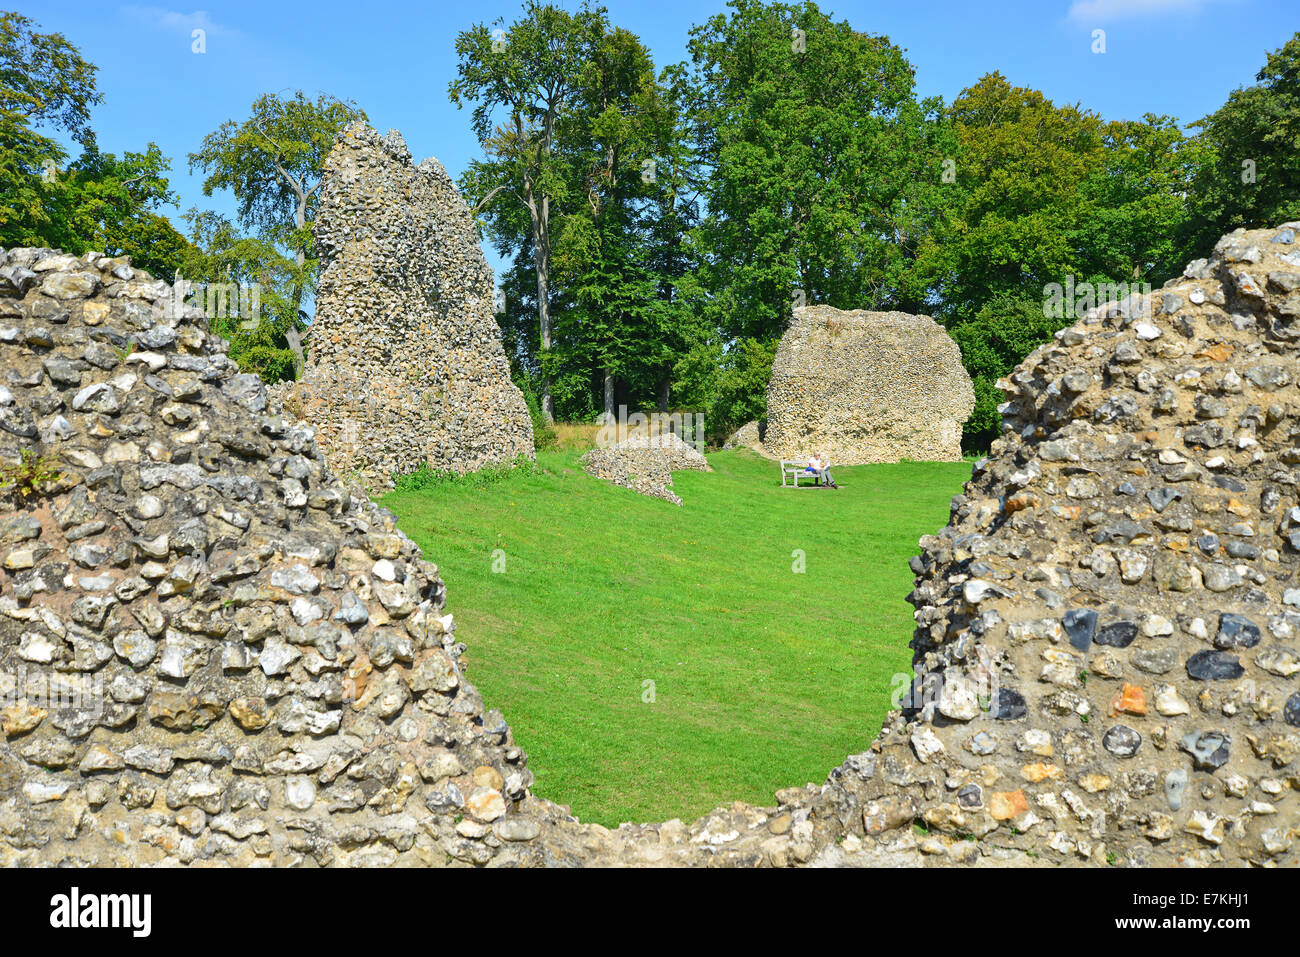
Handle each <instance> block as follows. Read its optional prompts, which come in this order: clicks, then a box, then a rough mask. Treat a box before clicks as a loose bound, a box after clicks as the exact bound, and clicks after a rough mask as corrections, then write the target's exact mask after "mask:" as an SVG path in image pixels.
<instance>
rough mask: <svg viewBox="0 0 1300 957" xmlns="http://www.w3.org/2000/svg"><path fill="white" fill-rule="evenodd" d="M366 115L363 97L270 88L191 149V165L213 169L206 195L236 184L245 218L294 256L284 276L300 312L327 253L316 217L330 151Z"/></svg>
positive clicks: (247, 223) (251, 227) (247, 226)
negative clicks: (321, 254)
mask: <svg viewBox="0 0 1300 957" xmlns="http://www.w3.org/2000/svg"><path fill="white" fill-rule="evenodd" d="M365 118H366V115H365V113H364V112H362V111H361V109H360V108H359V107H357V105H356V104H355V103H352V102H351V101H342V100H337V99H334V98H333V97H330V96H326V95H324V94H322V95H320V96H318V97H317V98H316V99H315V100H310V99H308V98H307V97H306V96H305V95H304V94H303V92H302V91H301V90H299V91H297V92H295V93H294V94H293V95H292V96H288V97H281V96H279V95H278V94H274V93H268V94H266V95H264V96H261V97H259V98H258V99H257V100H256V101H255V102H254V103H253V105H252V107H251V109H250V110H249V116H248V118H247V119H244V120H242V121H235V120H227V121H226V122H225V123H223V124H221V126H220V127H218V128H217V129H216V130H215V131H213V132H212V133H209V134H208V135H207V136H205V137H204V138H203V143H202V145H201V146H200V148H199V150H198V151H197V152H195V153H191V154H190V156H189V165H190V169H191V170H193V169H196V168H197V169H199V170H201V171H202V172H203V173H204V174H206V178H205V179H204V181H203V195H205V196H211V195H212V193H213V191H214V190H217V189H229V190H230V191H231V192H232V193H234V195H235V201H236V204H237V221H238V223H239V225H240V226H242V227H243V228H244V229H247V230H251V231H252V232H253V234H254V236H255V237H256V238H257V239H259V240H260V241H261V242H262V243H263V244H267V245H269V246H273V247H275V248H276V249H277V250H284V251H286V252H287V255H288V257H289V258H291V259H292V268H291V269H290V270H289V271H288V272H287V273H286V274H283V275H282V278H281V279H280V280H279V281H282V282H284V283H285V286H284V289H285V290H286V295H287V298H288V300H289V302H290V304H291V308H292V310H293V314H294V315H295V316H296V315H298V314H299V313H300V312H301V311H302V306H303V303H304V302H305V301H306V300H307V299H308V298H309V297H310V296H311V295H312V293H313V292H314V290H315V283H316V273H317V269H318V267H319V260H318V259H317V258H316V255H315V251H314V246H313V242H312V235H311V223H312V221H313V219H314V218H315V215H316V210H317V208H318V206H319V202H320V187H321V174H322V170H323V169H324V166H325V157H326V156H327V155H328V153H329V150H330V147H331V146H332V145H333V143H334V137H335V135H336V134H337V133H338V132H339V131H340V130H341V129H343V127H344V126H346V125H347V124H348V123H351V122H352V121H353V120H357V119H361V120H364V119H365ZM274 272H275V273H276V275H277V276H280V275H281V272H282V271H281V270H280V269H279V268H277V269H276V270H274Z"/></svg>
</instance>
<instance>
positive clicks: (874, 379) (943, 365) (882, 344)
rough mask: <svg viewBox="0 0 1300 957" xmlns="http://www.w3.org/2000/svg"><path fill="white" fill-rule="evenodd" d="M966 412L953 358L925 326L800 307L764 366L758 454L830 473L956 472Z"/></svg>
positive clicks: (956, 354)
mask: <svg viewBox="0 0 1300 957" xmlns="http://www.w3.org/2000/svg"><path fill="white" fill-rule="evenodd" d="M974 407H975V390H974V387H973V386H972V385H971V381H970V376H969V375H967V374H966V369H965V368H964V367H963V366H962V362H961V352H960V351H959V350H958V348H957V344H956V343H955V342H953V341H952V339H951V338H949V336H948V333H947V332H946V331H945V330H944V328H943V326H941V325H939V323H937V322H935V321H934V320H933V319H931V318H930V317H929V316H913V315H908V314H907V313H902V312H868V311H866V310H854V311H852V312H844V311H841V310H839V309H833V308H831V307H830V306H801V307H799V308H797V309H795V311H794V321H793V322H792V323H791V324H790V327H789V329H787V330H786V333H785V335H784V336H782V337H781V343H780V345H779V346H778V347H777V350H776V359H775V360H774V361H773V363H772V379H771V382H770V383H769V385H768V389H767V430H766V433H765V434H764V436H763V444H764V446H765V447H766V448H767V450H768V451H769V452H770V453H771V454H772V455H773V456H775V457H776V458H782V459H799V458H807V457H808V456H809V455H811V454H812V453H814V452H823V453H825V454H826V455H827V456H828V457H829V458H830V461H831V464H832V465H865V464H869V463H872V462H898V461H900V460H902V459H912V460H916V461H936V462H956V461H959V460H960V459H961V429H962V425H963V424H964V423H965V421H966V419H967V418H968V417H969V416H970V413H971V410H972V409H973V408H974Z"/></svg>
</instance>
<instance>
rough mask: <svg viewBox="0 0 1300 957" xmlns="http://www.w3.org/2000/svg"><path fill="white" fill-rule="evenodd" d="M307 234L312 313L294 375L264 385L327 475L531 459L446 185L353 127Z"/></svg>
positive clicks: (481, 278)
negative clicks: (312, 442) (294, 420)
mask: <svg viewBox="0 0 1300 957" xmlns="http://www.w3.org/2000/svg"><path fill="white" fill-rule="evenodd" d="M313 234H314V236H315V238H316V243H317V246H318V248H319V251H320V256H321V263H322V269H321V277H320V285H319V289H318V290H317V293H316V317H315V320H314V321H313V323H312V327H311V334H310V336H309V337H308V364H307V367H306V369H305V372H304V374H303V377H302V379H301V380H300V381H298V382H295V383H289V384H286V385H283V386H277V387H276V389H275V391H276V392H277V394H278V395H280V396H281V398H282V399H283V400H284V402H285V404H286V408H289V409H291V410H292V411H293V412H294V414H296V415H298V416H299V417H301V418H303V419H304V420H306V421H309V422H311V423H312V424H313V425H314V426H315V427H316V429H317V438H318V441H319V442H320V444H321V446H322V448H323V449H324V450H325V454H326V457H327V458H328V460H329V461H330V463H331V466H332V467H333V468H334V470H335V471H337V472H339V473H340V474H343V475H346V476H349V477H355V478H357V479H358V480H359V481H361V482H362V484H364V485H365V486H366V487H367V488H371V489H382V488H387V487H390V486H391V475H392V473H394V472H399V473H400V472H409V471H413V470H415V469H418V468H420V467H421V466H426V465H427V466H428V467H430V468H432V469H435V470H438V471H443V470H447V471H454V472H467V471H473V470H475V469H480V468H483V467H485V466H489V465H496V464H507V463H509V462H512V461H514V460H515V459H516V458H518V457H519V456H527V457H529V458H532V457H533V437H532V424H531V421H530V419H529V416H528V408H527V406H526V404H525V402H524V397H523V395H522V393H520V391H519V389H518V388H517V387H516V386H515V385H514V383H513V382H512V381H511V380H510V366H509V362H508V361H507V359H506V356H505V351H504V350H503V348H502V345H501V331H500V329H499V328H498V327H497V324H496V318H495V305H494V301H493V295H494V283H493V278H492V272H491V270H490V268H489V267H488V264H487V260H486V259H485V258H484V256H483V251H482V249H481V247H480V245H479V238H478V232H477V230H476V228H475V226H474V221H473V218H472V216H471V215H470V212H469V209H468V207H467V206H466V205H465V202H464V200H463V199H462V198H461V196H460V194H459V193H458V192H457V190H456V187H455V184H454V183H452V181H451V178H450V177H449V176H448V175H447V173H446V171H445V170H444V169H443V168H442V166H441V164H439V163H438V161H437V160H435V159H426V160H424V161H422V162H421V163H420V164H419V165H418V166H416V165H413V164H412V161H411V154H410V151H409V150H408V149H407V148H406V144H405V143H404V142H403V140H402V137H401V135H400V134H399V133H398V132H397V131H396V130H390V131H389V132H388V134H387V135H386V136H383V137H380V135H379V134H378V133H376V132H375V131H374V130H373V129H371V128H370V127H369V126H367V125H366V124H364V123H360V122H358V123H354V124H352V125H350V126H348V127H347V128H345V129H344V130H343V131H341V132H340V133H339V135H338V137H337V139H336V140H335V143H334V147H333V149H331V150H330V154H329V156H328V158H327V159H326V163H325V171H324V185H323V186H322V187H321V208H320V212H319V213H318V215H317V217H316V221H315V224H314V227H313Z"/></svg>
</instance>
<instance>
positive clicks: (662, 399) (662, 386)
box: [659, 372, 669, 412]
mask: <svg viewBox="0 0 1300 957" xmlns="http://www.w3.org/2000/svg"><path fill="white" fill-rule="evenodd" d="M668 382H669V378H668V373H667V372H665V373H664V377H663V379H662V380H661V381H660V383H659V411H660V412H667V411H668Z"/></svg>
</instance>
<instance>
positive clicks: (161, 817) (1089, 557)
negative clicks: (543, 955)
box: [0, 224, 1300, 866]
mask: <svg viewBox="0 0 1300 957" xmlns="http://www.w3.org/2000/svg"><path fill="white" fill-rule="evenodd" d="M1298 226H1300V224H1288V225H1286V226H1284V227H1282V228H1280V229H1276V230H1267V231H1257V232H1252V233H1237V234H1233V235H1231V236H1228V237H1225V239H1224V241H1222V242H1221V243H1220V244H1219V246H1218V247H1217V248H1216V252H1215V255H1214V256H1213V257H1212V258H1211V259H1210V260H1208V261H1204V260H1202V261H1198V262H1195V263H1192V264H1191V265H1190V266H1189V267H1188V269H1187V271H1186V274H1185V276H1184V277H1182V278H1180V279H1179V280H1177V281H1175V282H1174V283H1171V284H1170V285H1169V286H1168V287H1166V288H1165V289H1164V290H1162V291H1160V292H1159V293H1157V294H1156V295H1155V296H1153V297H1150V299H1149V301H1148V305H1149V306H1150V307H1151V308H1150V309H1149V311H1148V312H1147V313H1146V314H1141V313H1140V312H1139V310H1138V309H1137V306H1139V305H1141V303H1142V301H1131V302H1129V303H1127V304H1125V305H1124V306H1122V307H1116V308H1108V309H1107V310H1105V311H1102V312H1095V313H1093V314H1090V315H1089V316H1087V317H1085V318H1084V319H1082V320H1081V321H1080V322H1078V323H1077V324H1076V325H1075V326H1072V327H1070V328H1068V329H1065V330H1063V331H1062V332H1061V333H1060V334H1058V336H1057V338H1056V341H1055V342H1053V343H1050V344H1048V345H1047V346H1044V347H1043V348H1042V349H1040V350H1038V351H1037V352H1035V353H1034V354H1033V355H1031V356H1030V357H1029V358H1028V359H1026V360H1025V362H1024V363H1022V364H1021V365H1020V366H1019V367H1018V368H1017V370H1016V371H1015V373H1014V374H1013V375H1012V376H1011V377H1010V379H1009V381H1008V382H1007V383H1005V389H1006V391H1007V393H1008V399H1009V401H1008V405H1007V406H1006V409H1005V424H1006V428H1007V433H1006V435H1005V436H1004V437H1003V438H1002V439H1000V440H999V441H998V442H997V443H996V444H995V446H994V448H993V450H992V452H991V454H990V456H989V457H988V458H987V459H986V460H984V461H982V462H981V463H979V464H978V465H977V466H976V468H975V471H974V474H973V476H972V479H971V481H970V482H969V483H968V484H967V486H966V489H965V491H964V493H963V494H962V495H959V496H957V497H956V498H954V501H953V511H952V518H951V520H950V522H949V524H948V526H947V527H945V528H944V529H942V530H941V531H940V532H939V533H938V534H936V535H933V536H926V537H925V538H924V539H922V552H921V555H920V556H918V557H917V558H916V559H914V562H913V568H914V570H915V571H916V573H917V582H916V588H915V590H914V591H913V593H912V595H911V596H910V600H911V601H912V602H913V604H914V605H915V606H916V608H917V631H916V636H915V638H914V641H913V647H914V649H915V651H916V658H917V669H918V672H919V675H920V677H919V680H918V693H917V695H916V697H915V698H914V699H913V700H912V701H910V702H908V709H907V710H906V711H904V712H902V713H897V712H896V713H894V714H893V715H891V717H890V719H889V721H888V722H887V724H886V727H885V728H884V729H882V730H881V732H880V734H879V736H878V738H877V739H876V741H875V742H874V743H873V744H872V745H871V747H870V748H869V749H868V750H866V751H864V752H862V753H861V754H856V755H852V756H850V757H849V758H847V759H846V760H845V762H844V763H843V764H842V765H841V766H840V767H838V768H835V769H834V770H832V771H831V773H830V775H829V777H828V778H827V780H826V782H825V783H824V784H822V785H812V784H810V785H807V786H806V787H792V788H787V789H784V790H782V791H779V792H778V793H777V795H776V799H777V803H776V804H775V805H774V806H770V807H754V806H750V805H745V804H739V803H737V804H733V805H730V806H727V807H723V808H719V809H717V810H715V811H714V812H712V813H710V814H708V815H705V816H704V817H702V818H700V819H699V820H697V821H695V822H693V823H690V824H685V823H683V822H681V821H669V822H664V823H661V824H636V825H624V826H622V827H620V828H617V829H613V830H610V829H606V828H602V827H599V826H597V825H586V824H582V823H580V822H578V821H576V820H574V819H573V818H572V817H571V816H569V815H568V814H567V812H566V810H565V809H564V808H562V807H560V806H558V805H555V804H552V803H551V802H548V801H545V800H542V799H540V798H538V797H537V796H535V795H533V794H531V792H530V785H531V774H530V772H529V771H528V768H527V759H526V757H525V755H524V754H523V753H522V751H521V750H520V749H519V748H518V747H517V746H515V745H514V743H513V739H512V736H511V731H510V728H509V726H508V725H507V723H506V721H505V720H504V718H503V717H502V716H501V715H500V714H499V713H498V712H496V711H491V710H485V709H484V705H483V702H482V698H481V696H480V695H479V694H478V692H477V691H476V690H475V688H474V687H473V685H472V683H471V682H470V681H469V678H468V676H467V675H466V674H465V671H464V668H463V667H462V665H461V660H460V656H461V652H462V650H463V646H462V645H461V644H460V643H459V642H458V640H457V637H458V636H457V635H456V634H455V626H454V621H453V620H452V618H451V616H450V615H449V614H448V613H447V609H446V607H445V597H446V590H445V588H444V586H443V584H442V582H441V580H440V578H439V576H438V571H437V568H436V566H434V565H433V564H431V563H430V562H428V561H427V560H426V559H425V558H424V557H423V556H422V555H421V554H420V551H419V549H418V547H416V546H415V545H414V543H412V542H411V541H410V540H409V539H407V538H406V536H405V535H403V534H402V532H401V531H400V529H399V528H398V527H397V526H396V524H395V522H394V519H393V516H392V515H391V514H389V513H387V512H386V511H384V510H383V509H380V508H378V507H376V506H375V505H373V504H372V503H371V502H369V501H368V500H367V499H365V498H363V497H360V496H357V495H354V494H351V493H350V492H349V491H348V490H347V488H346V487H345V486H344V485H343V483H342V482H341V481H340V480H339V479H338V478H337V476H336V475H335V473H334V472H333V471H332V470H331V468H330V466H329V465H328V464H327V462H326V461H325V459H324V457H323V455H322V453H321V452H320V450H319V448H318V446H317V444H316V441H315V435H314V431H313V429H312V428H311V427H310V426H308V425H305V424H303V423H301V422H296V421H294V420H292V419H291V418H289V417H286V416H285V415H284V414H283V412H282V410H281V409H280V407H279V404H278V402H277V401H276V400H275V399H274V397H270V398H269V399H268V396H267V394H266V391H265V390H264V389H263V387H262V385H261V383H260V382H259V381H258V380H257V379H256V378H255V377H253V376H247V375H240V374H239V373H238V370H237V369H236V368H235V367H234V365H233V363H232V362H230V360H229V359H228V357H227V356H226V344H225V343H224V342H223V341H222V340H221V339H220V338H219V337H217V336H214V335H211V334H210V333H209V332H208V331H207V328H206V322H205V320H203V319H202V318H201V316H199V315H197V314H196V313H190V312H187V313H186V314H185V315H182V316H180V317H177V318H166V317H162V316H160V315H159V313H160V312H161V309H160V308H159V307H160V306H161V304H162V303H165V302H166V301H168V300H169V299H170V298H171V293H170V289H169V287H168V286H167V284H166V283H163V282H158V281H154V280H152V279H151V277H149V276H148V275H147V274H144V273H143V272H140V271H134V270H132V268H131V267H130V265H129V263H128V262H126V261H125V260H122V259H117V260H113V259H105V258H104V257H102V256H98V255H97V254H94V253H91V254H88V255H87V256H85V257H80V258H74V257H71V256H63V255H60V254H58V253H57V251H50V250H10V251H7V252H0V355H2V356H3V363H2V364H0V368H3V381H2V383H0V463H3V465H4V467H6V468H11V467H13V466H15V465H17V464H18V463H19V462H21V455H20V452H21V450H23V449H27V450H29V451H32V452H35V453H37V454H39V455H40V456H42V460H43V461H45V462H49V463H54V464H55V465H57V467H58V469H59V470H60V472H61V477H60V478H59V479H58V480H57V481H56V482H55V483H54V484H53V485H51V486H46V487H43V488H42V489H41V490H40V494H38V495H36V496H35V497H34V498H33V499H32V500H30V501H18V500H16V499H15V497H14V495H13V494H12V493H10V494H9V496H8V497H7V498H6V499H5V501H4V502H3V503H0V699H2V700H0V731H3V741H2V742H0V864H3V865H33V864H87V863H94V864H99V865H104V866H112V865H138V864H176V863H181V864H189V863H196V864H197V863H206V864H234V865H243V864H251V863H258V862H262V863H273V864H284V865H294V864H297V865H306V866H327V865H334V866H337V865H356V866H362V865H371V866H373V865H387V864H422V865H429V866H444V865H450V866H464V865H470V864H479V865H489V866H501V865H552V866H554V865H572V864H618V865H626V866H643V865H664V864H675V865H715V866H716V865H734V866H755V865H774V866H782V865H797V864H817V865H855V864H873V865H878V864H898V865H916V866H920V865H928V866H943V865H950V864H963V865H970V866H981V865H999V864H1029V865H1049V866H1060V865H1088V864H1091V865H1103V864H1108V863H1119V864H1138V865H1161V864H1187V865H1195V864H1242V863H1249V864H1262V865H1295V864H1296V863H1297V852H1296V850H1295V847H1294V837H1295V833H1296V831H1297V828H1298V827H1300V813H1298V812H1297V797H1296V795H1295V793H1294V792H1295V791H1296V789H1297V788H1300V769H1298V767H1297V756H1298V755H1297V752H1298V750H1300V748H1298V746H1300V736H1298V735H1297V731H1296V728H1297V726H1298V725H1300V686H1298V685H1297V681H1300V677H1298V676H1300V650H1298V647H1300V643H1298V642H1297V639H1296V634H1295V631H1296V628H1297V627H1300V612H1297V610H1296V609H1297V608H1298V607H1300V586H1297V584H1296V570H1297V565H1298V564H1300V505H1298V504H1297V501H1296V496H1297V491H1296V486H1297V482H1298V481H1300V475H1298V474H1297V472H1296V465H1297V463H1300V451H1297V445H1298V444H1300V425H1297V421H1298V420H1297V416H1300V401H1297V399H1296V397H1295V389H1296V388H1297V385H1298V384H1300V350H1298V349H1297V342H1298V341H1300V251H1297V246H1296V244H1295V229H1296V228H1297V227H1298ZM19 677H21V679H22V680H23V681H24V682H25V685H24V686H23V687H22V688H19V687H17V682H18V679H19ZM38 679H39V680H38ZM34 681H35V682H36V683H35V684H34V685H33V682H34ZM42 682H43V684H42ZM33 687H35V688H36V691H35V692H32V688H33ZM882 690H883V689H882ZM51 691H55V692H57V695H58V696H59V700H58V702H55V701H52V700H50V698H49V693H50V692H51ZM990 691H991V693H989V692H990ZM29 692H31V693H29ZM42 695H45V697H42ZM68 702H73V704H68ZM87 703H89V706H88V707H80V706H77V705H79V704H87ZM863 731H864V740H865V739H866V738H868V737H870V735H871V733H872V729H863ZM915 821H921V822H923V823H924V824H925V825H926V831H927V833H924V834H922V833H919V832H918V831H917V830H914V829H913V828H912V826H911V825H912V823H913V822H915Z"/></svg>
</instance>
